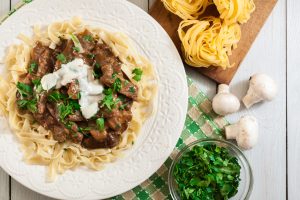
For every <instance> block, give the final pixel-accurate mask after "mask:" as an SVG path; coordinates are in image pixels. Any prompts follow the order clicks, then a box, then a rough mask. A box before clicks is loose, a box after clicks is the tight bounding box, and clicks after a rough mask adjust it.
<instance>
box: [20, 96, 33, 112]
mask: <svg viewBox="0 0 300 200" xmlns="http://www.w3.org/2000/svg"><path fill="white" fill-rule="evenodd" d="M17 104H18V106H19V108H22V109H27V110H29V111H30V112H32V113H35V112H36V111H37V101H36V100H35V99H33V100H25V99H24V100H18V101H17Z"/></svg>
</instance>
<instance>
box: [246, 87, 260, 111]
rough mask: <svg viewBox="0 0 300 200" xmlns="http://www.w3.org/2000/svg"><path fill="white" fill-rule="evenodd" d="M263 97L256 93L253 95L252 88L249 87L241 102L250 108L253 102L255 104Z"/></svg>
mask: <svg viewBox="0 0 300 200" xmlns="http://www.w3.org/2000/svg"><path fill="white" fill-rule="evenodd" d="M262 100H263V99H262V98H261V97H259V96H257V95H255V92H254V91H253V89H252V88H249V90H248V92H247V95H246V96H245V97H244V98H243V103H244V105H245V106H246V108H250V107H251V106H252V105H253V104H256V103H258V102H260V101H262Z"/></svg>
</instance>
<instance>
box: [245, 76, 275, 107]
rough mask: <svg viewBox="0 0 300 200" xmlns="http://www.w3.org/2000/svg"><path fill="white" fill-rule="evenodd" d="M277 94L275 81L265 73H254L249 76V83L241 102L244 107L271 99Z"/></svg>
mask: <svg viewBox="0 0 300 200" xmlns="http://www.w3.org/2000/svg"><path fill="white" fill-rule="evenodd" d="M276 94H277V86H276V83H275V81H274V80H273V79H272V78H271V77H269V76H268V75H266V74H255V75H253V76H251V78H250V85H249V89H248V92H247V94H246V96H245V97H244V98H243V103H244V104H245V106H246V108H250V107H251V106H252V105H253V104H255V103H258V102H260V101H264V100H266V101H271V100H273V99H274V98H275V96H276Z"/></svg>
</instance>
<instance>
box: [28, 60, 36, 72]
mask: <svg viewBox="0 0 300 200" xmlns="http://www.w3.org/2000/svg"><path fill="white" fill-rule="evenodd" d="M37 68H38V64H36V63H35V62H33V63H31V64H30V66H29V70H28V71H29V73H30V74H33V73H34V72H35V71H36V70H37Z"/></svg>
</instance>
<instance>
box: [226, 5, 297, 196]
mask: <svg viewBox="0 0 300 200" xmlns="http://www.w3.org/2000/svg"><path fill="white" fill-rule="evenodd" d="M285 4H286V0H280V1H278V3H277V5H276V7H275V9H274V10H273V13H272V15H271V17H270V18H269V19H268V21H267V23H266V24H265V26H264V27H263V29H262V30H261V32H260V34H259V36H258V38H257V39H256V41H255V43H254V45H253V46H252V48H251V50H250V52H249V53H248V55H247V57H246V59H245V60H244V62H243V63H242V66H241V67H240V68H239V71H238V72H237V74H236V76H235V78H234V80H233V81H232V84H231V90H232V92H233V93H235V94H237V96H238V97H240V98H242V97H243V96H244V95H245V93H246V91H247V88H248V79H249V77H250V75H252V74H254V73H257V72H263V73H266V74H268V75H270V76H271V77H273V78H274V79H275V81H276V82H277V84H278V87H279V94H278V96H277V97H276V99H275V100H274V101H272V102H268V103H263V104H259V105H255V106H254V107H253V108H251V109H250V110H246V109H245V108H244V107H243V108H242V111H241V112H239V113H238V114H235V115H233V116H230V117H228V118H229V119H230V121H232V122H235V121H236V120H238V119H239V117H240V116H242V115H245V114H251V115H254V116H255V117H256V118H257V119H258V121H259V128H260V136H259V141H258V144H257V146H255V147H254V148H253V149H252V150H250V151H247V152H246V156H247V157H248V159H249V161H250V164H251V167H252V169H253V174H254V187H253V192H252V195H251V199H253V200H260V199H266V200H283V199H286V76H285V74H286V42H285V40H286V17H285V14H286V9H285ZM298 180H299V179H298ZM298 186H300V185H298ZM298 199H299V198H298Z"/></svg>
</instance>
